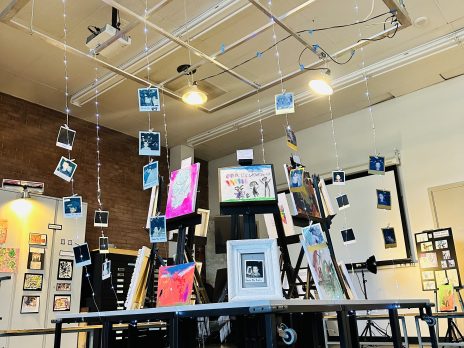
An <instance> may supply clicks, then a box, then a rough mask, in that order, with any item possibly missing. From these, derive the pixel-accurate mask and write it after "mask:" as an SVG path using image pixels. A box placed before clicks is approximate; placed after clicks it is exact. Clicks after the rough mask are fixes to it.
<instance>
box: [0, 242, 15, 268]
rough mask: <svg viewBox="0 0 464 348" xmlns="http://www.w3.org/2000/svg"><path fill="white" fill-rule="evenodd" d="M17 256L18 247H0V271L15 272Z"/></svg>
mask: <svg viewBox="0 0 464 348" xmlns="http://www.w3.org/2000/svg"><path fill="white" fill-rule="evenodd" d="M18 258H19V249H15V248H0V273H16V272H17V270H18Z"/></svg>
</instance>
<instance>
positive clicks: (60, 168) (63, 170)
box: [53, 156, 77, 182]
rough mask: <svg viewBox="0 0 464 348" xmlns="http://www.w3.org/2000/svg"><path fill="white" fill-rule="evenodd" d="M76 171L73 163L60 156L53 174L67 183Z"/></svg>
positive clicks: (75, 165)
mask: <svg viewBox="0 0 464 348" xmlns="http://www.w3.org/2000/svg"><path fill="white" fill-rule="evenodd" d="M76 169H77V164H76V163H74V162H73V161H71V160H70V159H67V158H66V157H64V156H61V159H60V161H59V162H58V165H57V166H56V168H55V172H54V173H53V174H55V175H56V176H58V177H60V178H61V179H63V180H65V181H67V182H70V181H71V179H72V177H73V175H74V173H75V172H76Z"/></svg>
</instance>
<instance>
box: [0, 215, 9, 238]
mask: <svg viewBox="0 0 464 348" xmlns="http://www.w3.org/2000/svg"><path fill="white" fill-rule="evenodd" d="M7 234H8V220H0V244H3V243H5V242H6V236H7Z"/></svg>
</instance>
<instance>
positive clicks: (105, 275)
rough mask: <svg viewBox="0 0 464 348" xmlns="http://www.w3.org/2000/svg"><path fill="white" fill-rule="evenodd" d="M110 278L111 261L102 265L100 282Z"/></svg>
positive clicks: (106, 261)
mask: <svg viewBox="0 0 464 348" xmlns="http://www.w3.org/2000/svg"><path fill="white" fill-rule="evenodd" d="M109 278H111V260H105V262H103V263H102V280H105V279H109Z"/></svg>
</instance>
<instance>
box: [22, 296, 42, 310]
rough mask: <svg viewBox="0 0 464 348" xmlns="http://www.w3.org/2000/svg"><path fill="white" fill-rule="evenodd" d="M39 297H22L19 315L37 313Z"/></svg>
mask: <svg viewBox="0 0 464 348" xmlns="http://www.w3.org/2000/svg"><path fill="white" fill-rule="evenodd" d="M39 308H40V296H29V295H27V296H23V298H22V301H21V314H29V313H39Z"/></svg>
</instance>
